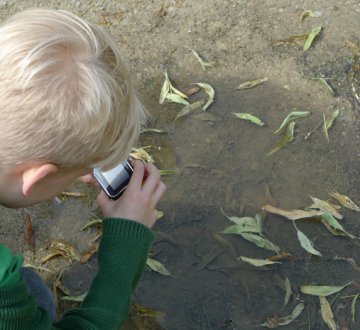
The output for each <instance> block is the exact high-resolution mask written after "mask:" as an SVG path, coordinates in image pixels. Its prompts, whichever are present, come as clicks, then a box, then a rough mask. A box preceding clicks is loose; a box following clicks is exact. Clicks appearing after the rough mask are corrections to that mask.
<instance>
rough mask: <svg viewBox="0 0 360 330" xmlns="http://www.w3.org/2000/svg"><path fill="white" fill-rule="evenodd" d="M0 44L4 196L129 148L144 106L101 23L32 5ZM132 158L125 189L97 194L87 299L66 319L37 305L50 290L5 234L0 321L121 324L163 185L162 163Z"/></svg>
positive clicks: (33, 191)
mask: <svg viewBox="0 0 360 330" xmlns="http://www.w3.org/2000/svg"><path fill="white" fill-rule="evenodd" d="M0 45H1V46H0V204H2V205H4V206H6V207H13V208H15V207H24V206H28V205H32V204H35V203H38V202H41V201H45V200H47V199H49V198H52V197H54V196H55V195H57V194H59V193H60V192H61V191H63V189H64V188H65V187H66V186H67V185H68V184H69V183H71V182H72V181H73V180H74V179H75V178H77V177H79V176H82V175H85V174H87V173H89V172H90V171H91V169H92V168H94V167H101V168H103V169H105V170H106V169H109V168H111V167H113V166H115V165H116V164H117V163H119V162H120V161H122V160H124V159H126V158H127V156H128V154H129V152H130V149H131V147H132V146H133V144H134V142H135V141H136V139H137V138H138V135H139V130H140V125H141V122H142V121H143V119H144V117H145V114H144V110H143V109H142V107H141V104H140V103H139V102H138V100H137V98H136V96H135V93H134V91H133V88H132V86H131V83H130V81H129V78H128V74H127V71H126V69H125V67H124V64H123V63H122V61H121V58H120V55H119V52H118V49H117V47H116V46H115V44H114V42H113V41H112V40H111V39H110V38H109V37H108V36H107V35H106V34H105V33H104V32H103V31H102V30H100V29H98V28H96V27H94V26H90V25H88V24H87V23H86V22H84V21H83V20H81V19H80V18H78V17H76V16H75V15H72V14H70V13H68V12H65V11H55V10H44V9H34V10H28V11H24V12H22V13H19V14H16V15H15V16H13V17H11V18H10V19H8V20H7V21H6V22H5V23H4V24H3V25H2V26H1V27H0ZM133 166H134V173H133V175H132V178H131V180H130V183H129V185H128V187H127V189H126V191H125V192H124V194H123V195H122V196H121V197H120V199H118V200H117V201H111V200H109V199H108V198H107V197H106V196H105V194H104V193H101V194H100V195H99V197H98V204H99V206H100V208H101V210H102V212H103V214H104V217H105V218H104V221H103V226H104V227H103V237H102V239H101V244H100V248H99V255H98V259H99V271H98V274H97V275H96V277H95V279H94V281H93V283H92V285H91V288H90V290H89V293H88V294H87V296H86V298H85V300H84V301H83V303H82V305H81V307H80V308H77V309H74V310H71V311H70V312H68V313H67V314H66V315H65V316H64V317H63V318H62V319H61V320H60V321H55V320H52V319H51V316H50V315H49V313H48V312H47V311H46V309H48V310H51V308H47V306H46V304H45V306H44V305H43V307H44V308H43V307H39V304H40V300H44V299H45V297H43V298H44V299H41V294H40V299H39V297H37V298H34V296H32V295H31V294H30V292H36V291H37V290H38V289H39V287H41V285H39V283H37V282H38V279H36V276H35V278H34V276H33V274H32V275H31V274H30V275H29V274H28V273H27V272H26V271H24V268H21V266H22V261H23V259H22V257H21V256H13V255H12V253H11V252H10V250H9V249H8V248H6V247H5V246H4V245H1V244H0V329H6V330H10V329H55V328H56V329H72V330H74V329H101V330H104V329H120V328H121V326H122V325H123V324H124V322H125V319H126V317H127V314H128V311H129V307H130V295H131V292H132V291H133V289H134V287H135V286H136V284H137V282H138V281H139V278H140V276H141V274H142V272H143V269H144V267H145V263H146V258H147V254H148V251H149V247H150V244H151V242H152V241H153V239H154V236H153V233H152V232H151V230H150V228H151V227H152V226H153V224H154V223H155V220H156V214H157V212H156V209H155V208H156V205H157V203H158V201H159V200H160V198H161V196H162V195H163V193H164V191H165V185H164V184H163V183H162V182H161V180H160V175H159V172H158V170H157V169H156V167H155V166H153V165H151V164H143V163H142V162H140V161H134V162H133ZM0 243H1V242H0ZM32 285H34V286H36V287H35V288H34V287H32ZM36 299H37V300H36ZM40 305H41V304H40Z"/></svg>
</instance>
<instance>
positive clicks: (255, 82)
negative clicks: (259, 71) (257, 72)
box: [235, 77, 268, 90]
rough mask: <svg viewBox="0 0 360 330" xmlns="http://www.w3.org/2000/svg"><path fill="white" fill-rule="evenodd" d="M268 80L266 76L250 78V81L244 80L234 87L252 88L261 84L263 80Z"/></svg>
mask: <svg viewBox="0 0 360 330" xmlns="http://www.w3.org/2000/svg"><path fill="white" fill-rule="evenodd" d="M267 80H268V77H265V78H261V79H256V80H250V81H246V82H244V83H242V84H240V85H239V86H237V87H236V88H235V89H240V90H242V89H250V88H253V87H256V86H258V85H260V84H263V83H264V82H265V81H267Z"/></svg>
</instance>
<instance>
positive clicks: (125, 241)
mask: <svg viewBox="0 0 360 330" xmlns="http://www.w3.org/2000/svg"><path fill="white" fill-rule="evenodd" d="M153 240H154V234H153V233H152V232H151V230H150V229H148V228H147V227H146V226H144V225H142V224H140V223H138V222H134V221H130V220H126V219H114V218H107V219H104V221H103V237H102V239H101V243H100V248H99V254H98V259H99V271H98V273H97V275H96V277H95V278H94V281H93V282H92V285H91V287H90V290H89V293H88V294H87V296H86V297H85V299H84V301H83V303H82V304H81V306H80V307H79V308H77V309H73V310H71V311H69V312H68V313H66V314H65V315H64V316H63V318H62V319H61V320H60V321H59V322H56V323H53V324H52V323H51V320H50V317H49V315H48V314H47V312H46V311H45V310H44V309H42V308H38V307H37V306H36V302H35V299H34V298H33V297H32V296H31V295H30V294H29V291H28V288H27V286H26V284H25V282H24V280H23V279H22V277H21V276H20V274H19V269H20V267H21V265H22V257H19V256H12V254H11V253H10V251H9V250H8V249H7V248H6V247H5V246H3V245H1V244H0V329H4V330H17V329H19V330H25V329H26V330H27V329H29V330H30V329H31V330H32V329H34V330H35V329H36V330H40V329H69V330H70V329H71V330H81V329H99V330H107V329H114V330H115V329H116V330H118V329H120V328H121V326H122V325H123V324H124V322H125V320H126V318H127V316H128V313H129V309H130V297H131V293H132V291H133V289H134V288H135V286H136V284H137V283H138V281H139V279H140V276H141V275H142V272H143V270H144V267H145V265H146V259H147V255H148V253H149V249H150V245H151V243H152V241H153Z"/></svg>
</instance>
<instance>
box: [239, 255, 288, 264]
mask: <svg viewBox="0 0 360 330" xmlns="http://www.w3.org/2000/svg"><path fill="white" fill-rule="evenodd" d="M238 259H241V260H242V261H245V262H247V263H249V264H251V265H253V266H255V267H263V266H267V265H273V264H281V262H278V261H271V260H266V259H252V258H247V257H244V256H239V257H238Z"/></svg>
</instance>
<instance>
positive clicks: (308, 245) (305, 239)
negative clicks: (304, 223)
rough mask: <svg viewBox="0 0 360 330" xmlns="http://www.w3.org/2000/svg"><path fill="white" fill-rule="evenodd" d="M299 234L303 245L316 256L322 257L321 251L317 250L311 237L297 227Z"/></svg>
mask: <svg viewBox="0 0 360 330" xmlns="http://www.w3.org/2000/svg"><path fill="white" fill-rule="evenodd" d="M296 230H297V236H298V239H299V242H300V244H301V246H302V247H303V248H304V249H305V250H306V251H307V252H309V253H311V254H314V255H316V256H319V257H321V253H320V252H319V251H317V250H315V248H314V245H313V244H312V242H311V241H310V240H309V238H308V237H307V236H306V235H305V234H304V233H303V232H302V231H300V230H299V229H297V228H296Z"/></svg>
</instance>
